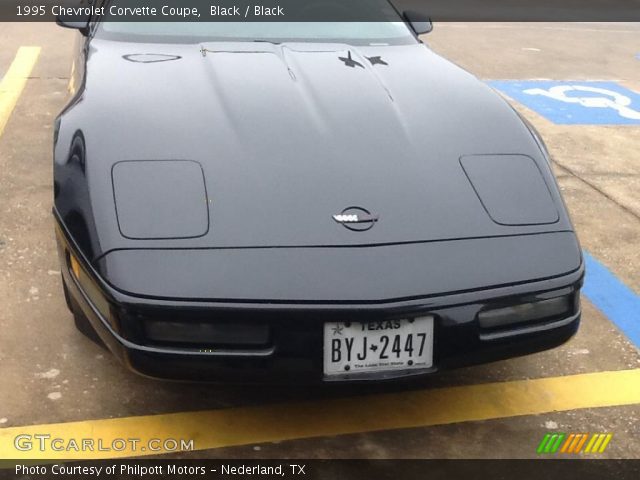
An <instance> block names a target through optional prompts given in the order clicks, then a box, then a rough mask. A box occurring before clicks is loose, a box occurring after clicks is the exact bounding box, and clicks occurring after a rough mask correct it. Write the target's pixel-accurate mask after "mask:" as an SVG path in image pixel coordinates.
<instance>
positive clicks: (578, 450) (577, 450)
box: [575, 433, 589, 453]
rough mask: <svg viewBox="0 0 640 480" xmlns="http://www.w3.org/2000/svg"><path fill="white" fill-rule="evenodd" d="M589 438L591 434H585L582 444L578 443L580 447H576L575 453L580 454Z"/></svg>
mask: <svg viewBox="0 0 640 480" xmlns="http://www.w3.org/2000/svg"><path fill="white" fill-rule="evenodd" d="M587 438H589V434H588V433H584V434H583V435H582V438H581V439H580V443H578V445H576V451H575V453H580V450H582V446H583V445H584V442H586V441H587Z"/></svg>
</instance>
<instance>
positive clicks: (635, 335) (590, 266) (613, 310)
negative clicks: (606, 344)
mask: <svg viewBox="0 0 640 480" xmlns="http://www.w3.org/2000/svg"><path fill="white" fill-rule="evenodd" d="M583 254H584V259H585V264H586V268H587V276H586V278H585V282H584V287H583V288H582V293H583V294H584V295H585V296H586V297H587V298H588V299H589V301H590V302H591V303H593V304H594V305H595V306H596V307H597V308H598V309H599V310H600V311H601V312H602V313H604V314H605V315H606V316H607V317H608V318H609V320H611V321H612V322H613V323H615V324H616V326H617V327H618V328H619V329H620V330H621V331H622V333H624V334H625V335H626V336H627V338H629V340H631V342H633V343H634V344H635V346H636V347H638V348H640V295H638V294H636V293H635V292H634V291H633V290H631V289H630V288H629V287H627V286H626V285H625V284H624V283H622V282H621V281H620V280H618V278H617V277H616V276H615V275H614V274H613V273H611V272H610V271H609V270H608V269H607V268H606V267H605V266H604V265H602V264H601V263H600V262H598V261H597V260H596V259H594V258H593V257H592V256H591V255H589V254H588V253H587V252H583Z"/></svg>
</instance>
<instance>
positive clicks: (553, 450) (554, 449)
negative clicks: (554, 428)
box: [551, 433, 565, 453]
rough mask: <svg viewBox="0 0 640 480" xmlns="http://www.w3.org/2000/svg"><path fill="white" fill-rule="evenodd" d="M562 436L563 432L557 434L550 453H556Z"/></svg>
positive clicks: (563, 435) (562, 438)
mask: <svg viewBox="0 0 640 480" xmlns="http://www.w3.org/2000/svg"><path fill="white" fill-rule="evenodd" d="M564 437H565V434H564V433H560V434H559V435H558V440H556V443H555V445H554V446H553V447H552V448H551V453H556V452H557V451H558V448H560V444H561V443H562V440H564Z"/></svg>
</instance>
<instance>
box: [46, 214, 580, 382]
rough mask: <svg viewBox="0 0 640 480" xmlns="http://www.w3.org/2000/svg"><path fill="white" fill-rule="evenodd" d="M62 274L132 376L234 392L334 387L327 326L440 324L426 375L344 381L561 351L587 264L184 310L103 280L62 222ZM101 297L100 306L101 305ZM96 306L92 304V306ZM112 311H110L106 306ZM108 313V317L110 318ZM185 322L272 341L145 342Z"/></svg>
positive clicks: (76, 305)
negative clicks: (228, 326) (168, 322)
mask: <svg viewBox="0 0 640 480" xmlns="http://www.w3.org/2000/svg"><path fill="white" fill-rule="evenodd" d="M57 240H58V249H59V255H60V262H61V265H62V275H63V280H64V282H65V284H66V285H67V288H68V290H69V293H70V295H71V297H72V305H73V309H74V313H76V314H82V315H84V316H85V317H86V318H87V319H88V320H89V321H90V323H91V325H92V326H93V328H94V329H95V330H96V332H97V334H98V335H99V336H100V338H101V339H102V340H103V342H104V343H105V345H106V346H107V347H108V348H109V350H111V352H113V354H114V355H115V356H116V357H117V358H119V359H120V360H121V361H122V362H123V363H124V364H125V365H126V366H127V367H128V368H129V369H131V370H133V371H135V372H137V373H139V374H142V375H145V376H150V377H155V378H162V379H171V380H189V381H216V382H229V383H289V382H292V383H293V382H295V383H323V382H335V381H336V380H335V379H325V378H324V375H323V351H322V345H323V337H322V336H323V324H324V322H326V321H341V320H342V321H346V320H350V321H371V320H378V319H393V318H407V317H415V316H421V315H425V314H428V315H433V316H434V318H435V326H434V357H433V358H434V363H433V366H432V367H431V368H429V369H425V370H413V371H399V372H392V373H390V372H384V373H379V374H368V375H366V376H361V375H360V376H359V375H351V376H349V375H345V376H342V377H340V379H339V381H386V380H399V379H407V378H413V377H416V376H424V375H428V374H431V373H434V372H436V371H439V370H445V369H449V368H454V367H460V366H464V365H471V364H477V363H485V362H490V361H495V360H500V359H505V358H510V357H515V356H520V355H525V354H529V353H534V352H538V351H542V350H546V349H550V348H553V347H556V346H558V345H560V344H562V343H564V342H566V341H567V340H568V339H569V338H571V336H573V335H574V334H575V332H576V331H577V329H578V326H579V322H580V305H579V289H580V287H581V285H582V279H583V276H584V266H583V264H582V265H581V266H580V268H579V269H578V270H576V271H573V272H571V273H569V274H567V275H564V276H561V277H555V278H550V279H546V280H543V281H536V282H530V283H524V284H517V285H511V286H502V287H500V288H492V289H484V290H475V291H469V292H461V293H456V294H452V295H442V296H438V297H428V298H423V299H411V300H407V301H398V302H389V303H379V304H375V305H372V304H345V303H340V304H333V305H332V304H329V303H323V304H312V305H310V304H303V303H298V304H296V303H291V304H282V303H276V304H273V303H261V304H255V303H244V302H224V303H221V302H218V303H216V302H205V301H180V300H175V299H172V300H166V299H158V298H146V297H142V296H134V295H131V294H128V293H125V292H122V291H120V290H118V289H117V288H115V287H114V286H112V285H110V284H109V283H108V282H107V281H105V280H104V279H103V278H101V277H100V275H99V274H98V273H97V271H96V270H95V269H94V268H93V266H92V265H91V264H90V263H89V262H88V261H87V260H86V259H85V258H84V256H83V255H82V253H81V252H80V251H79V249H78V248H77V246H76V245H75V243H74V242H73V240H72V238H71V237H70V235H69V234H68V233H67V232H66V231H65V229H64V227H63V225H61V224H60V223H58V228H57ZM70 253H71V254H73V255H74V256H75V257H76V258H78V259H79V260H80V262H81V264H82V267H83V268H84V269H85V270H86V272H87V274H88V277H89V278H90V280H91V282H92V287H91V289H90V291H89V292H88V291H87V289H86V288H81V286H80V284H79V282H78V281H77V280H76V277H75V276H74V275H73V274H72V273H71V271H70V269H69V268H68V263H69V262H68V258H69V254H70ZM96 295H99V296H100V299H99V302H96V301H94V300H93V299H95V297H96ZM560 295H563V296H564V295H567V296H569V297H570V298H571V299H572V304H573V310H572V311H571V312H570V314H569V315H566V316H564V317H562V318H554V319H552V320H549V321H541V322H538V323H530V324H526V325H523V326H517V325H514V326H513V327H511V328H509V329H502V330H500V331H498V332H495V331H493V332H484V331H482V329H481V328H480V326H479V323H478V320H477V316H478V313H479V312H480V311H481V310H483V309H486V308H488V307H490V308H499V307H503V306H508V305H517V304H522V303H528V302H534V301H539V300H543V299H546V298H549V296H560ZM92 298H93V299H92ZM105 306H106V307H105ZM105 309H106V310H108V313H106V314H105ZM156 318H165V319H166V318H169V319H174V320H175V319H180V320H182V319H185V320H186V321H189V320H193V319H202V318H208V319H211V318H225V319H227V320H231V321H232V322H249V323H256V322H266V323H268V325H269V328H270V341H269V343H268V344H266V345H261V346H256V347H252V348H226V349H211V348H197V347H198V346H190V347H188V348H187V347H184V346H180V345H171V344H164V345H162V344H156V343H154V342H150V341H149V340H148V339H146V338H145V334H144V329H143V328H142V327H141V324H142V323H143V322H144V321H146V320H148V319H156Z"/></svg>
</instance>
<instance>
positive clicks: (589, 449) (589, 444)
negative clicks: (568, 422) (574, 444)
mask: <svg viewBox="0 0 640 480" xmlns="http://www.w3.org/2000/svg"><path fill="white" fill-rule="evenodd" d="M596 438H598V435H597V434H594V435H593V436H592V437H591V440H589V443H587V448H585V449H584V453H591V447H593V444H594V443H595V441H596Z"/></svg>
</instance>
